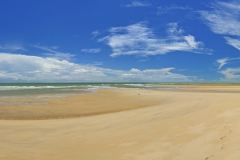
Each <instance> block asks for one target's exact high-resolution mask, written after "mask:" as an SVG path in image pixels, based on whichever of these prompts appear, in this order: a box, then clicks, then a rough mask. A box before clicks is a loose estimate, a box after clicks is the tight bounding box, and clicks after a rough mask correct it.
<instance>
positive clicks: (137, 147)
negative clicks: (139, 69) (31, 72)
mask: <svg viewBox="0 0 240 160" xmlns="http://www.w3.org/2000/svg"><path fill="white" fill-rule="evenodd" d="M225 90H227V92H224V91H225ZM218 91H219V92H218ZM239 91H240V87H237V86H234V87H230V88H229V86H227V87H224V86H218V87H216V86H208V87H205V88H204V87H200V86H198V87H195V88H194V87H193V88H191V89H186V91H159V90H154V91H152V90H141V89H118V90H117V89H113V90H109V89H108V90H101V91H98V92H96V93H89V94H84V95H75V96H67V97H62V98H55V99H54V98H53V99H49V100H46V101H45V102H42V103H40V102H39V101H33V100H32V101H31V103H30V101H29V100H27V99H24V98H22V99H21V98H20V99H19V98H18V99H17V98H15V99H14V98H12V102H11V103H10V102H9V104H8V105H7V106H6V103H2V105H3V104H5V106H1V107H0V117H1V119H2V120H0V159H1V160H239V159H240V136H239V135H240V127H239V126H240V93H239ZM3 101H5V102H6V101H7V99H3ZM13 102H14V103H15V104H16V103H19V104H20V105H17V106H11V105H13ZM27 102H28V103H27ZM23 104H25V105H24V106H22V105H23ZM8 107H9V108H11V109H7V108H8ZM7 119H8V120H7ZM13 119H14V120H13ZM36 119H40V120H36ZM43 119H45V120H43Z"/></svg>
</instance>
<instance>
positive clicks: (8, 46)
mask: <svg viewBox="0 0 240 160" xmlns="http://www.w3.org/2000/svg"><path fill="white" fill-rule="evenodd" d="M0 50H2V51H25V50H26V48H25V47H24V46H23V45H22V44H15V43H5V44H0Z"/></svg>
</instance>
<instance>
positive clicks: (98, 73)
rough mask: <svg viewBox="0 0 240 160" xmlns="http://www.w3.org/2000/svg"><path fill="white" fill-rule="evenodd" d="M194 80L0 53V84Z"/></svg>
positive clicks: (169, 70)
mask: <svg viewBox="0 0 240 160" xmlns="http://www.w3.org/2000/svg"><path fill="white" fill-rule="evenodd" d="M194 78H195V77H192V76H186V75H183V74H180V73H176V71H175V69H174V68H172V67H169V68H160V69H145V70H139V69H136V68H133V69H130V70H116V69H110V68H103V67H97V66H91V65H83V64H77V63H73V62H70V61H68V60H60V59H56V58H52V57H39V56H29V55H23V54H14V53H0V82H165V81H166V82H169V81H172V82H178V81H181V82H182V81H191V80H193V79H194Z"/></svg>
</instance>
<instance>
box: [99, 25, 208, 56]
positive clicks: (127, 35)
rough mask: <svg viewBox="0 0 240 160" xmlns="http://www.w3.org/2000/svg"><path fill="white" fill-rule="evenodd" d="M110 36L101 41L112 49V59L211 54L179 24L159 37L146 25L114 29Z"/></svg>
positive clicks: (169, 28) (169, 26)
mask: <svg viewBox="0 0 240 160" xmlns="http://www.w3.org/2000/svg"><path fill="white" fill-rule="evenodd" d="M109 32H110V33H109V35H107V36H105V37H104V38H101V39H100V40H99V41H103V42H105V43H106V44H107V45H108V46H109V47H111V49H112V54H111V56H112V57H116V56H121V55H135V56H153V55H163V54H167V53H171V52H192V53H202V54H210V50H208V49H206V48H205V47H204V44H203V43H202V42H200V41H197V40H196V38H195V37H194V36H193V35H190V34H186V33H185V31H184V30H183V29H181V28H180V27H179V25H178V24H177V23H169V24H168V28H167V30H166V32H167V35H166V36H163V37H158V36H156V35H155V34H154V32H153V30H152V29H151V28H150V27H148V26H147V25H146V23H142V22H140V23H136V24H132V25H129V26H121V27H113V28H111V29H110V30H109Z"/></svg>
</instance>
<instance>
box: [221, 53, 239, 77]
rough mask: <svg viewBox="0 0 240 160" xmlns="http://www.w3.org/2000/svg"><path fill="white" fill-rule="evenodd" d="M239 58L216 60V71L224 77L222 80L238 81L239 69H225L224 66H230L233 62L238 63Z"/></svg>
mask: <svg viewBox="0 0 240 160" xmlns="http://www.w3.org/2000/svg"><path fill="white" fill-rule="evenodd" d="M239 61H240V57H234V58H229V57H225V58H221V59H218V60H217V64H218V70H219V73H221V74H222V75H223V76H224V80H227V81H239V80H240V68H239V67H228V68H225V66H226V65H230V64H232V63H233V62H239Z"/></svg>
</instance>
